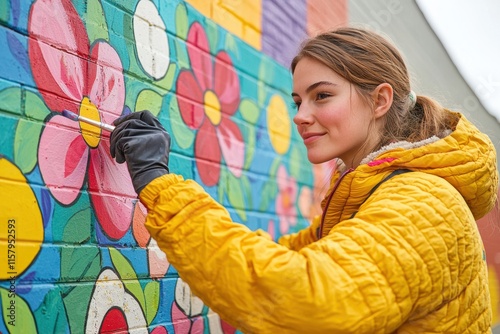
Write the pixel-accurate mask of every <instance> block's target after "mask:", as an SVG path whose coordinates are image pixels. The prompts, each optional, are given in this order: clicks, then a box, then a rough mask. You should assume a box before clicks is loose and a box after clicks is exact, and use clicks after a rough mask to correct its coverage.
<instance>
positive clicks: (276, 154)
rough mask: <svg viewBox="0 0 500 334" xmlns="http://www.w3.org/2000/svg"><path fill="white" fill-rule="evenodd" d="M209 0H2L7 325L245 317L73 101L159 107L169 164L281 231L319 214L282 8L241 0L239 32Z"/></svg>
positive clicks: (69, 326)
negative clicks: (200, 274) (212, 293)
mask: <svg viewBox="0 0 500 334" xmlns="http://www.w3.org/2000/svg"><path fill="white" fill-rule="evenodd" d="M206 3H210V1H206V2H204V1H188V2H184V1H181V0H170V1H162V0H130V1H120V0H34V1H32V0H4V1H2V2H1V3H0V45H2V46H3V48H2V50H1V51H0V101H1V103H0V125H1V126H0V128H1V130H0V229H1V231H0V299H1V311H0V313H1V317H0V333H152V334H165V333H171V334H172V333H176V334H177V333H237V332H238V331H237V330H235V329H234V328H232V327H231V326H230V325H228V324H226V323H225V322H224V321H222V320H221V319H220V318H219V317H218V315H217V314H215V313H214V312H212V311H211V310H210V309H209V308H208V307H207V306H206V305H204V304H203V303H202V302H201V300H200V299H198V298H197V297H196V296H194V295H193V294H192V293H191V291H190V289H189V287H188V286H187V285H186V284H185V283H184V282H183V281H182V280H181V279H179V277H178V275H177V273H176V271H175V268H173V267H172V266H170V264H169V262H168V259H167V258H166V257H165V254H164V253H163V252H161V251H160V249H159V248H158V246H157V244H156V243H155V241H154V240H152V239H151V237H150V236H149V234H148V232H147V231H146V229H145V228H144V225H143V224H144V220H145V214H146V212H145V208H144V207H143V206H142V205H141V204H140V203H139V202H138V201H137V198H136V196H135V193H134V190H133V187H132V183H131V180H130V178H129V176H128V173H127V171H126V169H125V168H126V167H125V166H124V165H119V164H116V163H115V162H114V160H113V159H111V157H110V154H109V133H107V132H106V131H102V130H101V129H98V128H96V127H93V126H90V125H88V124H85V123H79V122H74V121H72V120H69V119H67V118H65V117H63V116H62V112H63V110H68V111H71V112H73V113H76V114H79V115H83V116H86V117H88V118H91V119H94V120H98V121H104V122H107V123H112V122H113V121H114V120H115V119H116V118H118V117H120V116H122V115H125V114H128V113H131V112H136V111H141V110H145V109H147V110H150V111H151V112H152V113H153V114H155V115H156V116H157V117H158V118H159V119H160V121H161V122H162V124H163V125H164V127H165V128H166V129H167V131H168V132H169V133H170V134H171V136H172V154H171V159H170V168H171V170H172V171H173V172H176V173H179V174H182V175H183V176H184V177H185V178H191V179H194V180H196V181H197V182H199V183H200V184H201V185H203V187H204V188H205V189H206V190H207V191H208V192H209V193H210V194H211V195H212V196H213V197H214V198H216V199H217V200H218V201H219V202H221V203H222V204H224V205H225V206H226V207H227V208H228V211H229V212H230V214H231V215H232V218H233V219H234V220H235V221H238V222H241V223H242V224H245V225H247V226H248V227H250V228H251V229H254V230H256V229H263V230H266V231H268V232H269V233H270V234H271V236H272V237H273V238H274V239H277V238H278V237H279V236H280V235H282V234H285V233H290V232H293V231H296V230H300V229H302V228H304V227H306V226H307V225H308V224H309V219H310V218H311V217H313V216H314V215H316V214H318V213H319V208H318V205H317V204H318V203H319V201H320V200H321V198H322V196H323V194H324V191H325V190H326V186H327V184H328V176H329V175H330V173H331V172H332V170H333V168H334V166H333V165H332V164H325V165H320V166H314V167H312V166H311V165H309V164H308V163H304V162H303V159H301V158H300V157H303V156H304V155H305V151H304V147H303V145H301V144H300V142H301V140H300V138H299V137H298V134H297V133H296V131H293V127H292V119H291V117H292V110H293V108H292V106H291V104H292V101H291V98H290V95H289V92H290V88H291V78H290V74H289V72H288V70H287V68H286V66H285V65H284V64H285V63H286V59H284V58H279V57H275V56H273V52H274V51H272V48H269V47H270V46H272V45H275V46H276V45H278V47H279V45H282V44H283V43H285V42H286V39H283V40H281V41H279V42H280V43H282V44H279V43H278V44H277V39H278V38H279V36H278V35H279V34H278V35H273V33H272V31H274V28H272V27H275V26H276V22H279V21H276V20H278V19H277V17H276V16H275V17H274V21H275V22H273V17H272V15H271V17H270V16H269V15H267V14H266V15H267V16H265V17H264V16H262V8H263V7H264V6H267V7H266V8H270V9H269V10H270V11H273V10H274V11H275V12H276V15H278V13H279V15H281V16H280V18H279V19H280V20H282V19H283V17H282V16H283V15H285V16H286V12H282V11H278V10H277V9H276V8H275V9H272V8H274V7H275V6H276V3H274V2H272V1H268V0H262V1H243V3H244V4H245V6H246V7H244V8H247V13H249V14H248V15H250V18H248V19H246V20H243V21H244V22H243V21H242V22H243V23H245V22H246V23H247V24H246V25H245V24H242V27H243V28H244V27H245V26H248V27H247V28H248V29H243V28H241V29H242V30H240V32H238V33H236V32H234V31H232V30H231V29H230V30H227V29H228V27H227V26H225V27H223V26H221V25H220V22H221V21H224V20H223V18H224V17H227V16H224V15H222V14H220V13H223V12H222V11H221V12H219V14H220V15H219V14H218V15H219V16H218V18H212V19H209V18H208V15H207V14H204V12H203V9H200V8H199V7H198V6H204V4H206ZM224 3H226V5H227V6H229V7H227V8H226V7H224V6H222V7H221V8H222V9H224V10H226V12H227V13H232V14H234V13H235V10H236V9H234V8H233V9H231V6H230V1H229V2H227V1H226V2H224ZM299 3H300V5H301V6H302V7H304V9H305V8H306V7H307V6H308V4H309V2H308V1H305V0H304V1H299ZM193 6H194V7H193ZM222 9H221V10H222ZM269 10H267V11H266V13H269ZM226 12H224V13H226ZM283 13H284V14H283ZM238 15H240V16H238ZM238 15H236V17H237V18H238V17H239V18H240V21H241V20H242V17H241V15H243V14H242V13H239V14H238ZM304 15H305V14H304ZM294 20H299V21H300V20H301V18H295V19H294ZM226 21H227V20H226ZM230 22H233V26H238V27H239V25H238V21H237V20H236V21H235V20H233V21H230ZM303 22H307V21H306V20H303ZM289 23H290V24H291V25H294V21H293V20H292V21H290V22H289ZM273 24H274V25H273ZM269 27H271V28H269ZM297 29H298V32H297V31H293V32H291V33H294V34H297V36H299V35H300V36H305V34H306V29H307V24H302V25H301V26H300V27H297ZM297 43H298V42H297ZM294 45H297V44H290V45H289V46H290V47H293V46H294ZM495 219H497V218H495ZM494 233H498V231H497V232H494ZM493 251H495V252H496V249H495V250H492V252H493ZM490 265H491V268H492V270H491V275H492V286H493V287H498V279H497V277H498V274H497V272H498V271H495V270H494V269H495V268H497V267H495V266H496V264H495V262H491V264H490ZM495 291H498V289H495ZM494 302H495V303H497V304H498V293H497V294H496V295H494ZM495 310H496V312H497V313H496V315H497V316H496V318H495V320H496V321H498V307H497V308H495Z"/></svg>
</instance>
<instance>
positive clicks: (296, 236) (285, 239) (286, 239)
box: [278, 216, 321, 251]
mask: <svg viewBox="0 0 500 334" xmlns="http://www.w3.org/2000/svg"><path fill="white" fill-rule="evenodd" d="M320 223H321V216H316V217H314V218H313V220H312V223H311V225H309V226H308V227H307V228H305V229H303V230H301V231H299V232H297V233H292V234H287V235H284V236H282V237H281V238H279V239H278V243H279V244H280V245H283V246H285V247H287V248H289V249H291V250H295V251H298V250H300V249H302V248H304V247H305V246H307V245H309V244H311V243H313V242H315V241H317V240H318V229H319V225H320Z"/></svg>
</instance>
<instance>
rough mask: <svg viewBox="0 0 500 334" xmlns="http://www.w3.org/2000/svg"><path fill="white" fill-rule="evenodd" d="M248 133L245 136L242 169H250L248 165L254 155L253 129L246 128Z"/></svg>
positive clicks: (254, 139) (250, 127) (251, 127)
mask: <svg viewBox="0 0 500 334" xmlns="http://www.w3.org/2000/svg"><path fill="white" fill-rule="evenodd" d="M247 130H248V133H247V135H246V138H245V139H246V141H245V165H244V166H243V169H245V170H248V169H250V165H251V164H252V159H253V155H254V153H255V141H256V138H255V131H256V130H255V127H253V126H249V127H247Z"/></svg>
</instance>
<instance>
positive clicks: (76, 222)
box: [63, 208, 91, 244]
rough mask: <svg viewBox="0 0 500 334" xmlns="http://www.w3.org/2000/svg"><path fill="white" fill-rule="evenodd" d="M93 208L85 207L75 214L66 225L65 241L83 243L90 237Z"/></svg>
mask: <svg viewBox="0 0 500 334" xmlns="http://www.w3.org/2000/svg"><path fill="white" fill-rule="evenodd" d="M90 222H91V209H90V208H85V209H83V210H80V211H78V212H76V213H75V214H73V216H71V217H70V218H69V219H68V222H67V224H66V226H65V227H64V232H63V240H64V242H65V243H75V244H81V243H84V242H85V241H88V240H89V239H90V233H91V231H90V229H91V226H90V225H91V223H90Z"/></svg>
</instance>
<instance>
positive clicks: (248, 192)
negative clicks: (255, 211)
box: [240, 174, 253, 208]
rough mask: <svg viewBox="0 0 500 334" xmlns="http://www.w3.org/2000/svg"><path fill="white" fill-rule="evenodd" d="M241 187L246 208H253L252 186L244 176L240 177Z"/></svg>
mask: <svg viewBox="0 0 500 334" xmlns="http://www.w3.org/2000/svg"><path fill="white" fill-rule="evenodd" d="M240 179H241V185H242V187H243V191H244V194H245V197H246V199H247V202H248V203H247V208H253V201H252V185H251V184H250V180H248V177H247V176H246V174H243V175H242V176H241V178H240Z"/></svg>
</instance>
